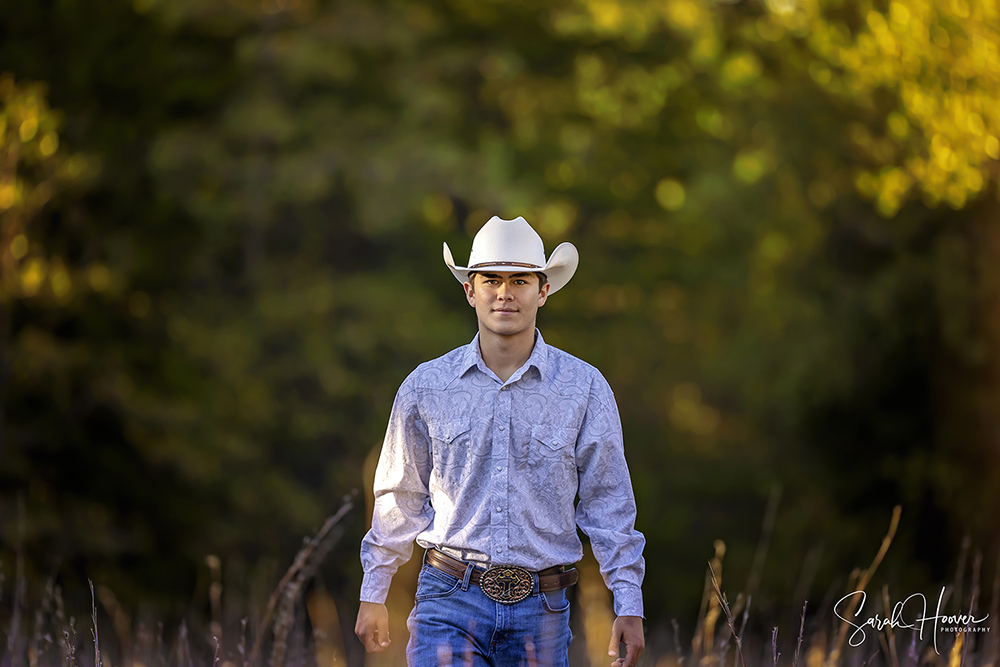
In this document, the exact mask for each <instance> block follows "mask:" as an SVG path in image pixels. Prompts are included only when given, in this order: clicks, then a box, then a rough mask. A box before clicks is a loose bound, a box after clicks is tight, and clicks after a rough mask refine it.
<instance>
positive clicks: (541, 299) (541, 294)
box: [538, 283, 552, 308]
mask: <svg viewBox="0 0 1000 667" xmlns="http://www.w3.org/2000/svg"><path fill="white" fill-rule="evenodd" d="M550 287H552V283H545V284H544V285H542V289H540V290H539V291H538V307H539V308H541V307H542V306H544V305H545V300H546V299H548V298H549V288H550Z"/></svg>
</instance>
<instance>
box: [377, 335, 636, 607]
mask: <svg viewBox="0 0 1000 667" xmlns="http://www.w3.org/2000/svg"><path fill="white" fill-rule="evenodd" d="M577 494H579V502H578V503H577V504H576V506H575V507H574V500H575V498H576V496H577ZM577 526H579V527H580V529H581V530H582V531H583V532H584V533H586V534H587V535H588V536H589V537H590V541H591V545H592V548H593V550H594V556H595V557H596V558H597V562H598V563H599V564H600V567H601V574H602V575H603V576H604V581H605V583H606V584H607V586H608V588H609V589H610V590H611V591H612V592H613V593H614V600H615V605H614V608H615V613H616V614H617V615H619V616H624V615H628V616H642V592H641V590H640V586H641V585H642V578H643V574H644V571H645V562H644V560H643V558H642V549H643V546H644V545H645V538H644V537H643V536H642V534H641V533H639V532H638V531H637V530H636V529H635V499H634V497H633V495H632V484H631V482H630V480H629V473H628V467H627V466H626V464H625V450H624V447H623V444H622V429H621V420H620V419H619V416H618V407H617V405H616V404H615V398H614V394H613V393H612V392H611V387H610V386H609V385H608V382H607V380H605V379H604V376H602V375H601V373H600V371H598V370H597V369H596V368H594V367H593V366H591V365H590V364H588V363H585V362H583V361H581V360H579V359H577V358H576V357H574V356H572V355H570V354H567V353H566V352H563V351H562V350H559V349H557V348H554V347H551V346H549V345H546V344H545V341H544V340H542V336H541V334H540V333H539V332H538V330H537V329H536V330H535V347H534V349H533V350H532V352H531V356H530V357H529V358H528V361H527V362H525V364H524V365H523V366H522V367H521V368H519V369H518V370H517V372H515V373H514V374H513V375H511V376H510V378H509V379H508V380H507V382H501V381H500V379H499V378H498V377H497V376H496V374H494V373H493V371H491V370H490V369H489V368H487V367H486V364H485V363H484V362H483V357H482V354H481V352H480V349H479V334H478V333H477V334H476V337H475V338H473V339H472V342H471V343H470V344H468V345H465V346H462V347H460V348H457V349H455V350H452V351H451V352H449V353H448V354H446V355H444V356H442V357H439V358H437V359H434V360H433V361H428V362H426V363H424V364H421V365H420V366H418V367H417V368H416V370H414V371H413V372H412V373H411V374H410V375H409V377H407V378H406V380H404V381H403V384H402V386H400V388H399V392H398V393H397V394H396V400H395V402H394V403H393V405H392V414H391V416H390V417H389V428H388V431H387V432H386V436H385V442H384V443H383V445H382V454H381V456H380V458H379V462H378V468H377V469H376V472H375V511H374V516H373V517H372V528H371V530H370V531H369V532H368V534H367V535H365V538H364V540H363V541H362V544H361V563H362V566H363V567H364V571H365V576H364V580H363V582H362V585H361V599H362V600H363V601H367V602H378V603H382V602H385V598H386V594H387V593H388V590H389V582H390V581H391V579H392V576H393V575H394V574H395V573H396V569H397V568H398V567H399V566H400V565H401V564H403V563H405V562H406V561H407V560H409V558H410V555H411V553H412V551H413V541H414V538H416V541H417V543H418V544H420V546H422V547H425V548H426V547H429V546H435V545H438V546H445V547H452V548H454V549H462V550H467V551H474V552H478V553H480V554H488V555H489V557H490V558H491V560H492V562H493V563H495V564H501V565H519V566H521V567H524V568H527V569H529V570H541V569H544V568H547V567H551V566H553V565H560V564H564V563H575V562H576V561H578V560H580V558H582V556H583V546H582V544H581V543H580V538H579V537H578V535H577V532H576V527H577Z"/></svg>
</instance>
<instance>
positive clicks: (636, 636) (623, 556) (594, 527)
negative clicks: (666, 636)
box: [576, 375, 646, 667]
mask: <svg viewBox="0 0 1000 667" xmlns="http://www.w3.org/2000/svg"><path fill="white" fill-rule="evenodd" d="M576 460H577V469H578V473H579V482H580V486H579V494H580V502H579V504H578V505H577V508H576V523H577V525H578V526H579V527H580V529H581V530H582V531H583V532H584V533H586V534H587V536H588V537H590V544H591V547H592V548H593V550H594V557H595V558H596V559H597V562H598V564H599V565H600V568H601V575H602V576H603V577H604V582H605V584H607V586H608V588H609V589H610V590H611V592H612V594H613V595H614V609H615V615H616V616H617V619H616V620H615V623H614V627H613V629H612V636H611V645H610V646H609V654H610V655H618V644H619V642H624V643H625V645H626V647H627V654H626V657H625V658H624V659H623V661H622V660H619V661H616V663H614V664H615V666H616V667H634V665H635V663H636V661H638V659H639V655H640V654H641V653H642V651H643V648H644V647H645V642H644V639H643V634H642V589H641V586H642V579H643V575H644V574H645V561H644V560H643V557H642V549H643V547H644V546H645V544H646V539H645V538H644V537H643V536H642V533H640V532H639V531H637V530H636V529H635V514H636V510H635V497H634V496H633V494H632V482H631V479H630V478H629V473H628V466H627V465H626V463H625V448H624V445H623V442H622V428H621V419H620V418H619V416H618V406H617V405H616V403H615V398H614V394H613V393H612V392H611V387H610V386H609V385H608V383H607V381H606V380H605V379H604V378H603V377H602V376H600V375H597V376H595V378H594V381H593V382H592V384H591V390H590V399H589V403H588V406H587V413H586V416H585V417H584V421H583V424H582V426H581V429H580V436H579V439H578V440H577V448H576Z"/></svg>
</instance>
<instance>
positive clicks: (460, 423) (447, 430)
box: [427, 419, 471, 442]
mask: <svg viewBox="0 0 1000 667" xmlns="http://www.w3.org/2000/svg"><path fill="white" fill-rule="evenodd" d="M470 423H471V422H470V420H469V419H453V420H451V421H439V422H433V423H431V424H428V425H427V433H428V434H429V435H430V436H431V437H432V438H434V439H435V440H443V441H444V442H451V441H452V440H454V439H455V438H457V437H458V436H460V435H462V434H463V433H465V432H467V431H468V430H469V429H470V428H471V426H470Z"/></svg>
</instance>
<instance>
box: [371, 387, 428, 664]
mask: <svg viewBox="0 0 1000 667" xmlns="http://www.w3.org/2000/svg"><path fill="white" fill-rule="evenodd" d="M430 471H431V453H430V439H429V437H428V435H427V427H426V425H425V424H424V423H423V420H421V419H420V415H419V412H418V411H417V404H416V394H415V392H413V391H412V390H410V389H409V388H408V382H403V386H402V387H400V389H399V391H398V392H397V394H396V399H395V401H394V402H393V405H392V413H391V414H390V416H389V427H388V429H387V430H386V435H385V440H384V442H383V443H382V452H381V454H380V456H379V461H378V466H377V467H376V469H375V487H374V491H375V507H374V510H373V512H372V527H371V530H369V531H368V534H367V535H365V537H364V539H363V540H362V542H361V565H362V567H363V568H364V571H365V575H364V579H363V580H362V583H361V608H360V610H359V611H358V621H357V624H356V626H355V633H356V634H357V635H358V638H359V639H360V640H361V643H362V644H364V645H365V648H366V649H367V650H368V651H369V653H373V652H380V651H384V650H385V648H386V646H388V644H389V622H388V612H387V611H386V608H385V599H386V596H387V595H388V593H389V584H390V583H391V581H392V577H393V575H394V574H395V573H396V570H397V569H398V568H399V566H400V565H402V564H403V563H405V562H406V561H408V560H409V559H410V555H411V554H412V553H413V540H414V538H415V537H416V536H417V534H418V533H420V531H422V530H424V529H425V528H426V527H427V526H429V525H430V524H431V522H432V521H433V520H434V510H433V509H432V508H431V506H430V494H429V491H428V483H429V480H430Z"/></svg>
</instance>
